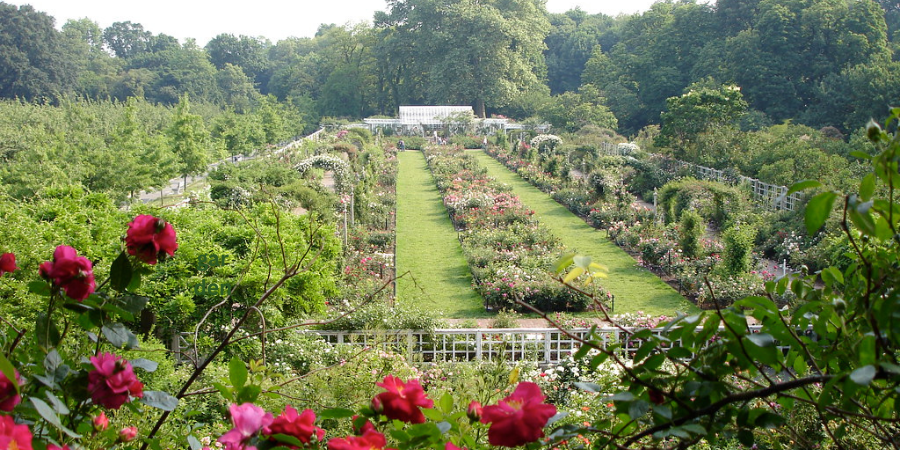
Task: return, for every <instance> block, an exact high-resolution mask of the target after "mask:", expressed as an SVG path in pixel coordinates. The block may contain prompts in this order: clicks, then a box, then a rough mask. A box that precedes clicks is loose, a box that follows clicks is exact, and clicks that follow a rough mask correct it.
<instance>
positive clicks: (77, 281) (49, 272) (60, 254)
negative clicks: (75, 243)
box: [38, 245, 97, 301]
mask: <svg viewBox="0 0 900 450" xmlns="http://www.w3.org/2000/svg"><path fill="white" fill-rule="evenodd" d="M38 273H40V275H41V276H42V277H44V278H45V279H47V280H50V281H52V282H53V284H54V285H56V286H58V287H61V288H63V290H65V291H66V295H68V296H69V297H70V298H72V299H74V300H78V301H82V300H84V299H86V298H88V296H89V295H91V293H92V292H94V289H95V288H96V286H97V285H96V283H94V271H93V264H91V262H90V261H89V260H88V259H87V258H85V257H84V256H78V252H77V251H75V249H74V248H72V247H69V246H68V245H60V246H59V247H56V250H55V251H54V252H53V261H52V262H50V261H44V262H43V263H41V265H40V267H39V268H38Z"/></svg>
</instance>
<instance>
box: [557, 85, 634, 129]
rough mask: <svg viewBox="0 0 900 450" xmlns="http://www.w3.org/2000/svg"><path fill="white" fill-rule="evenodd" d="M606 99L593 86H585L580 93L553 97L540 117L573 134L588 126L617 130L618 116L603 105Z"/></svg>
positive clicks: (567, 93) (566, 93)
mask: <svg viewBox="0 0 900 450" xmlns="http://www.w3.org/2000/svg"><path fill="white" fill-rule="evenodd" d="M604 102H605V99H604V98H603V97H601V96H600V92H599V91H598V90H597V88H595V87H594V86H593V85H589V84H587V85H583V86H581V89H579V92H577V93H575V92H564V93H562V94H559V95H556V96H554V97H553V99H552V101H551V102H549V103H548V104H547V105H546V106H545V107H544V108H543V109H542V110H541V111H540V115H541V117H543V118H544V119H546V120H547V121H549V122H550V124H552V125H553V126H554V127H555V128H560V129H563V130H566V131H567V132H570V133H573V132H575V131H578V130H580V129H581V128H582V127H584V126H586V125H594V126H598V127H600V128H606V129H610V130H615V129H616V126H617V122H616V116H614V115H613V113H611V112H610V111H609V108H607V107H606V105H604V104H603V103H604Z"/></svg>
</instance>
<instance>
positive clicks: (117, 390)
mask: <svg viewBox="0 0 900 450" xmlns="http://www.w3.org/2000/svg"><path fill="white" fill-rule="evenodd" d="M91 364H93V365H94V370H92V371H91V372H90V373H88V392H89V393H90V394H91V400H93V401H94V403H96V404H98V405H101V406H104V407H106V408H110V409H119V408H120V407H121V406H122V405H123V404H124V403H125V402H127V401H128V400H129V397H135V398H141V397H143V396H144V385H143V383H141V382H140V381H138V379H137V377H136V376H135V375H134V369H132V368H131V363H129V362H128V361H127V360H125V359H122V358H120V357H118V356H116V355H114V354H112V353H103V354H101V355H98V356H91Z"/></svg>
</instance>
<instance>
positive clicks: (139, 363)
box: [129, 358, 159, 372]
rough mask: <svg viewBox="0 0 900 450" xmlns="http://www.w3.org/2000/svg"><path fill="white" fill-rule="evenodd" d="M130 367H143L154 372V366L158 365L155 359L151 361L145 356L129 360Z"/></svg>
mask: <svg viewBox="0 0 900 450" xmlns="http://www.w3.org/2000/svg"><path fill="white" fill-rule="evenodd" d="M129 362H130V363H131V366H132V367H135V368H138V369H144V370H145V371H147V372H156V368H157V367H159V363H158V362H156V361H151V360H149V359H145V358H137V359H132V360H131V361H129Z"/></svg>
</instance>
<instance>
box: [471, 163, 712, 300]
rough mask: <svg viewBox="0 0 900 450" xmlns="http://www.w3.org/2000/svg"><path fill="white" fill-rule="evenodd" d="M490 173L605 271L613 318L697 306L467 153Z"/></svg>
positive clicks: (536, 193) (498, 168) (540, 196)
mask: <svg viewBox="0 0 900 450" xmlns="http://www.w3.org/2000/svg"><path fill="white" fill-rule="evenodd" d="M468 153H469V154H471V155H472V156H474V157H475V158H476V159H477V160H478V162H479V164H481V165H482V166H483V167H485V168H487V170H488V173H489V175H491V176H492V177H494V178H496V179H497V181H499V182H501V183H506V184H509V185H510V186H512V188H513V191H514V192H515V193H516V195H518V196H519V198H520V199H521V200H522V203H523V204H525V205H526V206H528V207H529V208H531V209H533V210H534V211H535V213H536V214H537V218H538V220H540V222H541V223H542V224H544V225H545V226H546V227H547V228H548V229H549V230H550V232H551V233H553V235H554V236H557V237H558V238H559V239H560V240H561V241H562V243H563V244H564V245H565V246H566V247H567V248H569V249H570V250H571V251H573V252H577V253H579V254H583V255H587V256H590V257H591V258H593V260H594V261H596V262H598V263H600V264H603V265H605V266H607V267H608V268H609V278H608V279H605V280H602V281H601V284H602V285H603V287H605V288H607V289H608V290H609V291H610V292H612V293H613V294H614V295H615V297H616V305H615V310H614V313H615V314H621V313H628V312H637V311H643V312H645V313H647V314H651V315H663V314H664V315H670V316H671V315H674V314H675V312H676V311H695V310H696V307H695V306H694V305H693V304H692V303H690V302H689V301H688V300H687V299H685V298H684V297H682V296H681V295H680V294H678V292H676V291H675V289H673V288H672V287H671V286H669V285H668V284H666V283H665V282H663V281H662V280H660V279H659V277H657V276H656V275H654V274H653V273H652V272H650V271H649V270H646V269H644V268H642V267H639V266H637V264H636V261H635V260H634V258H632V257H631V256H630V255H629V254H628V253H626V252H625V251H624V250H622V249H621V248H619V247H618V246H617V245H615V244H614V243H613V242H611V241H610V240H609V239H607V238H606V235H605V233H604V232H602V231H599V230H597V229H594V228H593V227H591V226H590V225H588V224H587V223H585V222H584V221H583V220H582V219H580V218H579V217H578V216H576V215H575V214H573V213H572V212H571V211H569V210H568V209H566V208H565V207H564V206H562V205H560V204H559V203H557V202H556V201H554V200H553V199H552V198H551V197H550V196H549V195H547V194H545V193H543V192H541V191H540V190H539V189H537V188H536V187H534V186H532V185H531V183H529V182H528V181H526V180H524V179H522V178H521V177H520V176H518V175H517V174H515V173H514V172H511V171H510V170H509V169H507V168H506V167H505V166H503V165H502V164H500V163H499V162H497V161H496V160H495V159H493V158H491V157H490V156H488V155H487V154H485V153H484V152H483V151H481V150H469V151H468Z"/></svg>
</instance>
